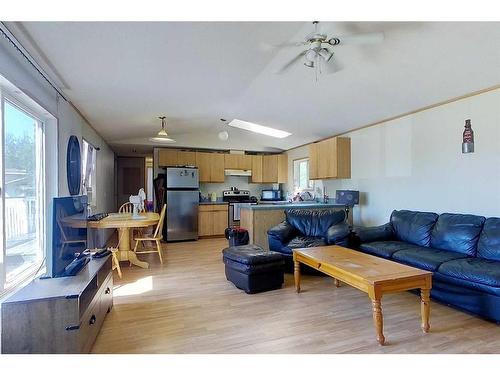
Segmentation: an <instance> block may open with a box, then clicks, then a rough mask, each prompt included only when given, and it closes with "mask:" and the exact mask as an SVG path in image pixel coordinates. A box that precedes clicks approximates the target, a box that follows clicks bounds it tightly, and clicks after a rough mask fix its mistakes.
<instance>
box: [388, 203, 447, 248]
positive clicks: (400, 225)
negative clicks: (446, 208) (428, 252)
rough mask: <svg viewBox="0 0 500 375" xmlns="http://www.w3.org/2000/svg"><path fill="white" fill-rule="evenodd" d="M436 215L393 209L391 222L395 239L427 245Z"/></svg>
mask: <svg viewBox="0 0 500 375" xmlns="http://www.w3.org/2000/svg"><path fill="white" fill-rule="evenodd" d="M437 218H438V215H437V214H435V213H433V212H418V211H408V210H400V211H397V210H394V211H393V212H392V214H391V224H392V227H393V229H394V234H395V237H396V239H397V240H399V241H404V242H409V243H411V244H413V245H418V246H429V241H430V238H431V231H432V227H433V226H434V224H435V223H436V220H437Z"/></svg>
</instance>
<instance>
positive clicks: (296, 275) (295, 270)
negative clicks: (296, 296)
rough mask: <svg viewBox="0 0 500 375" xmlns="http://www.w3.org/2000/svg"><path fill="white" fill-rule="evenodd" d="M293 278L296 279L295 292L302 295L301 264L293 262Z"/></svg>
mask: <svg viewBox="0 0 500 375" xmlns="http://www.w3.org/2000/svg"><path fill="white" fill-rule="evenodd" d="M293 277H294V279H295V290H296V291H297V293H300V263H299V262H297V261H296V260H294V261H293Z"/></svg>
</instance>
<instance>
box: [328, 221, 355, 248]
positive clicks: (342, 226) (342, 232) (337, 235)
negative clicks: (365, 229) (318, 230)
mask: <svg viewBox="0 0 500 375" xmlns="http://www.w3.org/2000/svg"><path fill="white" fill-rule="evenodd" d="M350 232H351V229H350V227H349V224H347V223H345V222H344V223H339V224H335V225H332V226H331V227H330V228H328V231H327V232H326V242H327V243H328V245H339V244H342V245H345V244H346V241H347V238H348V236H349V233H350Z"/></svg>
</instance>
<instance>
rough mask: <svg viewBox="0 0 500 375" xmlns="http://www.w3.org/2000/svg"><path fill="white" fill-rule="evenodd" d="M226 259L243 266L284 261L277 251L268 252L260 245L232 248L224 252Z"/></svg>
mask: <svg viewBox="0 0 500 375" xmlns="http://www.w3.org/2000/svg"><path fill="white" fill-rule="evenodd" d="M222 254H223V256H224V257H225V258H227V259H231V260H232V261H234V262H237V263H242V264H252V265H253V264H265V263H274V262H279V261H280V260H282V259H283V257H282V255H281V254H280V253H277V252H276V251H267V250H264V249H263V248H262V247H260V246H258V245H243V246H232V247H227V248H225V249H224V250H222Z"/></svg>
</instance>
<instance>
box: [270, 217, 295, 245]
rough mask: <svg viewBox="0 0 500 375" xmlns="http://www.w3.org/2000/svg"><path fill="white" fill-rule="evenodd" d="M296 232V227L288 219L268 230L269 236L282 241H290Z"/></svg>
mask: <svg viewBox="0 0 500 375" xmlns="http://www.w3.org/2000/svg"><path fill="white" fill-rule="evenodd" d="M296 233H297V231H296V230H295V228H294V227H293V226H291V225H290V224H288V223H287V222H286V221H283V222H282V223H279V224H278V225H276V226H275V227H272V228H271V229H269V230H268V231H267V235H268V236H269V237H273V238H275V239H277V240H279V241H280V242H282V243H287V242H289V241H290V240H291V239H292V238H293V237H295V235H296Z"/></svg>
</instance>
